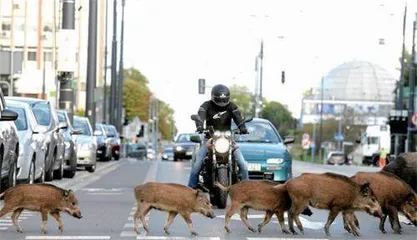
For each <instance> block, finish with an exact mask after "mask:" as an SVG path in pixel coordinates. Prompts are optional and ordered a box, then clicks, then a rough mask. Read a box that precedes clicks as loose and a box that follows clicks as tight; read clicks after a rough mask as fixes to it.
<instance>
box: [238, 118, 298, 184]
mask: <svg viewBox="0 0 417 240" xmlns="http://www.w3.org/2000/svg"><path fill="white" fill-rule="evenodd" d="M235 127H236V126H233V128H235ZM246 128H247V129H248V131H249V134H247V135H235V141H236V142H237V144H238V146H239V149H240V150H241V152H242V154H243V157H244V158H245V160H246V161H247V162H248V170H249V178H250V179H259V180H262V179H267V180H271V181H277V182H285V181H287V180H289V179H291V178H292V156H291V154H290V152H289V150H288V149H287V144H290V143H293V142H294V137H293V136H287V137H285V139H283V138H282V137H281V136H280V134H279V133H278V131H277V129H276V128H275V127H274V125H272V123H271V122H270V121H268V120H266V119H261V118H254V119H253V120H252V121H251V122H248V123H246Z"/></svg>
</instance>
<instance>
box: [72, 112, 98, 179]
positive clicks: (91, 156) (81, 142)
mask: <svg viewBox="0 0 417 240" xmlns="http://www.w3.org/2000/svg"><path fill="white" fill-rule="evenodd" d="M74 129H76V130H80V131H81V134H80V135H74V136H73V138H74V139H73V140H74V143H75V145H76V146H77V166H80V167H85V170H87V171H89V172H95V170H96V164H97V159H96V154H97V139H96V137H95V136H94V133H93V128H92V127H91V124H90V121H89V120H88V118H86V117H78V116H74Z"/></svg>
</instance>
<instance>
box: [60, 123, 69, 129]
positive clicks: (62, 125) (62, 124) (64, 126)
mask: <svg viewBox="0 0 417 240" xmlns="http://www.w3.org/2000/svg"><path fill="white" fill-rule="evenodd" d="M58 128H59V129H67V128H68V123H66V122H59V123H58Z"/></svg>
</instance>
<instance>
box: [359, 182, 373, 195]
mask: <svg viewBox="0 0 417 240" xmlns="http://www.w3.org/2000/svg"><path fill="white" fill-rule="evenodd" d="M361 194H362V195H363V196H365V197H366V196H369V195H370V194H371V188H370V187H369V182H366V183H364V184H362V185H361Z"/></svg>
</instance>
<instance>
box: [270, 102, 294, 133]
mask: <svg viewBox="0 0 417 240" xmlns="http://www.w3.org/2000/svg"><path fill="white" fill-rule="evenodd" d="M262 116H263V118H265V119H268V120H269V121H270V122H271V123H272V124H273V125H274V126H275V128H276V129H277V130H278V131H279V133H280V134H281V135H282V136H285V135H287V134H288V133H289V132H290V130H291V129H294V128H295V127H296V124H297V120H296V119H295V118H293V117H292V114H291V112H290V111H288V109H287V108H286V107H285V106H284V105H282V104H281V103H279V102H275V101H272V102H269V103H267V104H266V105H265V107H264V108H263V110H262Z"/></svg>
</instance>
